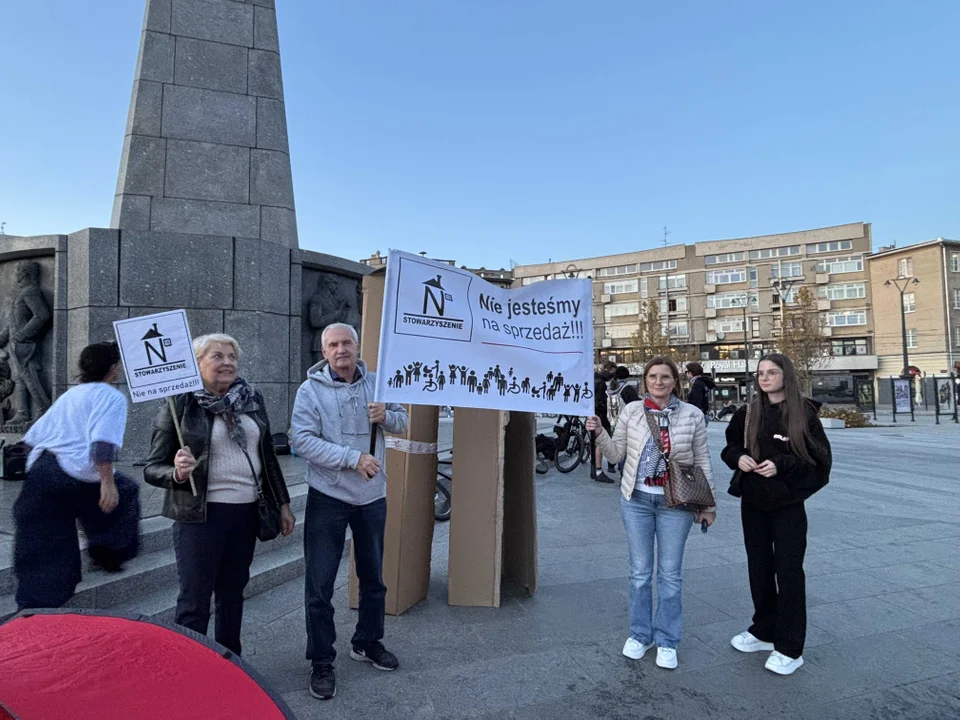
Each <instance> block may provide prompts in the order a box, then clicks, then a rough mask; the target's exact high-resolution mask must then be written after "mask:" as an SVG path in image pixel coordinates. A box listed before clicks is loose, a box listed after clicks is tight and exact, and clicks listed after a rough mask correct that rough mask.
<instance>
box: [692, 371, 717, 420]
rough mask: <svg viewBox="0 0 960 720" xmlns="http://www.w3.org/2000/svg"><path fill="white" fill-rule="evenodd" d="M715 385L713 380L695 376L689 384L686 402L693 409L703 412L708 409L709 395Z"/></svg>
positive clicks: (703, 376)
mask: <svg viewBox="0 0 960 720" xmlns="http://www.w3.org/2000/svg"><path fill="white" fill-rule="evenodd" d="M716 386H717V384H716V383H715V382H714V381H713V378H710V377H707V376H706V375H697V376H696V377H695V378H694V379H693V382H692V383H690V392H689V393H688V394H687V402H688V403H690V404H691V405H693V406H694V407H698V408H700V409H701V410H702V411H703V412H707V411H708V410H709V409H710V393H712V392H713V389H714V388H715V387H716Z"/></svg>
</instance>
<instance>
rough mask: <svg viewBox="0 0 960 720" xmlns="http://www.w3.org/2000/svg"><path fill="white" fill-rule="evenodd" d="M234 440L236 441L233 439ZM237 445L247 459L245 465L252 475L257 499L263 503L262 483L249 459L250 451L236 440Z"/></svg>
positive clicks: (264, 499)
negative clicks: (248, 467)
mask: <svg viewBox="0 0 960 720" xmlns="http://www.w3.org/2000/svg"><path fill="white" fill-rule="evenodd" d="M234 442H237V441H236V439H234ZM237 447H238V448H240V452H242V453H243V457H244V458H246V460H247V465H249V466H250V474H251V475H253V484H254V486H255V487H256V488H257V501H258V502H259V503H260V504H261V505H263V504H264V503H266V502H267V500H266V498H265V497H264V496H263V483H261V482H260V477H259V476H258V475H257V471H256V470H255V469H254V467H253V460H251V459H250V453H248V452H247V449H246V448H245V447H244V446H243V445H241V444H240V443H239V442H237Z"/></svg>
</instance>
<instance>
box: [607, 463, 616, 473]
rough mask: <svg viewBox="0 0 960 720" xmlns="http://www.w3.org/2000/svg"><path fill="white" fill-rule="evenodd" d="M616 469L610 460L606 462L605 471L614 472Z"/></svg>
mask: <svg viewBox="0 0 960 720" xmlns="http://www.w3.org/2000/svg"><path fill="white" fill-rule="evenodd" d="M616 471H617V466H616V465H614V464H613V463H612V462H608V463H607V472H608V473H615V472H616Z"/></svg>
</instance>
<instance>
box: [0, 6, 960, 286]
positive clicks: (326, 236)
mask: <svg viewBox="0 0 960 720" xmlns="http://www.w3.org/2000/svg"><path fill="white" fill-rule="evenodd" d="M143 4H144V3H143V2H142V0H98V1H97V2H91V3H80V2H76V0H29V2H28V1H27V0H23V1H19V2H18V1H16V0H6V1H5V2H3V3H0V28H2V46H3V52H2V55H3V61H2V62H0V102H2V110H0V163H2V164H0V220H5V221H6V222H7V232H8V233H10V234H18V235H33V234H41V233H55V232H57V233H64V232H72V231H74V230H78V229H81V228H84V227H88V226H106V225H108V224H109V222H110V209H111V206H112V201H113V192H114V187H115V183H116V173H117V164H118V161H119V157H120V146H121V142H122V136H123V131H124V125H125V121H126V113H127V107H128V103H129V98H130V87H131V81H132V78H133V70H134V62H135V59H136V53H137V46H138V42H139V31H140V25H141V20H142V14H143ZM277 5H278V14H279V24H280V41H281V46H282V52H283V70H284V83H285V88H286V100H287V118H288V124H289V130H290V140H291V151H292V160H293V174H294V186H295V192H296V201H297V213H298V218H299V229H300V242H301V246H302V247H305V248H309V249H314V250H320V251H324V252H330V253H333V254H338V255H343V256H347V257H352V258H360V257H364V256H366V255H368V254H369V253H370V252H372V251H374V250H378V249H379V250H381V251H384V252H385V251H386V250H387V249H388V248H391V247H394V248H399V249H404V250H409V251H412V252H418V251H421V250H425V251H427V252H428V253H429V254H430V255H432V256H434V257H445V258H452V259H455V260H457V261H458V262H459V263H467V264H471V265H485V266H487V267H500V266H505V265H507V263H508V261H509V260H510V259H513V260H516V261H518V262H521V263H531V262H542V261H545V260H547V259H548V258H554V259H563V258H572V257H582V256H589V255H595V254H600V253H613V252H625V251H629V250H635V249H642V248H648V247H654V246H656V245H657V244H658V242H659V238H660V237H661V234H662V231H661V227H662V226H663V225H668V226H669V228H670V231H671V233H672V234H671V235H670V236H669V239H670V242H671V243H679V242H688V243H689V242H696V241H700V240H712V239H720V238H726V237H739V236H749V235H758V234H767V233H776V232H787V231H792V230H803V229H808V228H813V227H820V226H824V225H834V224H840V223H845V222H856V221H861V220H862V221H866V222H872V223H873V232H874V240H875V243H877V244H881V243H888V242H890V241H892V240H896V241H898V242H899V243H900V244H906V243H909V242H915V241H918V240H923V239H929V238H932V237H936V236H944V237H951V236H952V237H960V204H958V166H960V73H958V67H960V65H958V58H957V54H956V43H957V37H958V34H960V2H958V1H957V0H924V2H919V3H913V2H906V0H903V1H899V2H889V1H884V0H843V1H842V2H836V1H835V0H834V1H832V2H826V1H820V0H816V1H815V0H804V1H803V2H799V1H798V2H794V3H791V5H792V6H793V7H792V8H787V7H786V5H787V4H786V3H777V2H770V1H769V0H752V1H746V0H743V1H739V2H738V1H736V0H728V1H725V2H713V1H712V0H709V1H708V0H698V1H696V2H680V1H671V2H667V1H666V0H662V1H660V2H654V1H653V0H649V1H646V0H644V1H641V0H576V1H574V0H540V1H534V0H431V1H427V0H366V1H363V0H277Z"/></svg>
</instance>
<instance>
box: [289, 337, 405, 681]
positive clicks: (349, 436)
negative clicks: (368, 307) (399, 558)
mask: <svg viewBox="0 0 960 720" xmlns="http://www.w3.org/2000/svg"><path fill="white" fill-rule="evenodd" d="M320 340H321V343H322V345H323V357H324V359H323V360H322V361H320V362H319V363H317V364H316V365H314V366H313V367H312V368H310V370H309V371H308V373H307V380H306V382H305V383H303V385H301V386H300V389H299V390H298V391H297V399H296V402H295V403H294V406H293V442H292V444H293V449H294V451H295V452H296V453H297V455H299V456H300V457H302V458H303V459H304V460H306V461H307V464H308V467H307V483H308V484H309V485H310V490H309V495H308V497H307V512H306V517H305V519H304V533H303V545H304V559H305V561H306V578H305V581H306V600H307V608H306V610H307V659H308V660H310V661H311V663H312V664H313V670H312V673H311V675H310V694H311V695H313V697H315V698H319V699H321V700H328V699H330V698H332V697H333V696H334V694H336V678H335V676H334V672H333V661H334V659H335V658H336V656H337V653H336V650H334V647H333V644H334V641H335V640H336V637H337V635H336V629H335V627H334V624H333V604H332V600H333V584H334V581H335V580H336V577H337V570H338V568H339V567H340V560H341V558H342V557H343V545H344V536H345V534H346V530H347V526H348V525H349V526H350V530H351V532H352V533H353V551H354V558H355V560H356V566H357V578H358V579H359V581H360V613H359V617H358V619H357V629H356V632H354V634H353V638H352V639H351V641H350V644H351V651H350V657H351V658H353V659H354V660H359V661H362V662H368V663H371V664H372V665H373V667H375V668H377V669H378V670H395V669H396V668H397V667H398V665H399V663H398V661H397V658H396V657H395V656H394V655H393V653H391V652H389V651H388V650H386V649H385V648H384V647H383V643H382V642H380V641H381V640H382V638H383V615H384V599H385V597H386V594H387V589H386V587H384V584H383V533H384V525H385V522H386V518H387V497H386V496H387V476H386V475H385V474H384V472H383V461H384V444H383V439H382V437H381V435H380V431H379V430H378V431H377V435H378V437H377V444H376V448H375V452H374V455H370V454H369V451H370V433H371V430H372V424H373V423H376V424H377V425H378V426H379V427H380V428H382V429H383V430H385V431H387V432H390V433H402V432H404V431H405V430H406V428H407V411H406V410H405V409H404V408H403V406H402V405H397V404H394V403H391V404H389V405H382V404H380V403H375V402H372V400H373V397H374V392H373V390H374V387H375V381H374V374H373V373H372V372H370V371H368V370H367V368H366V366H365V365H364V364H363V362H362V361H359V360H357V350H358V340H357V332H356V330H354V329H353V328H352V327H351V326H349V325H345V324H343V323H335V324H333V325H329V326H327V327H326V328H325V329H324V331H323V333H322V335H321V337H320Z"/></svg>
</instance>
